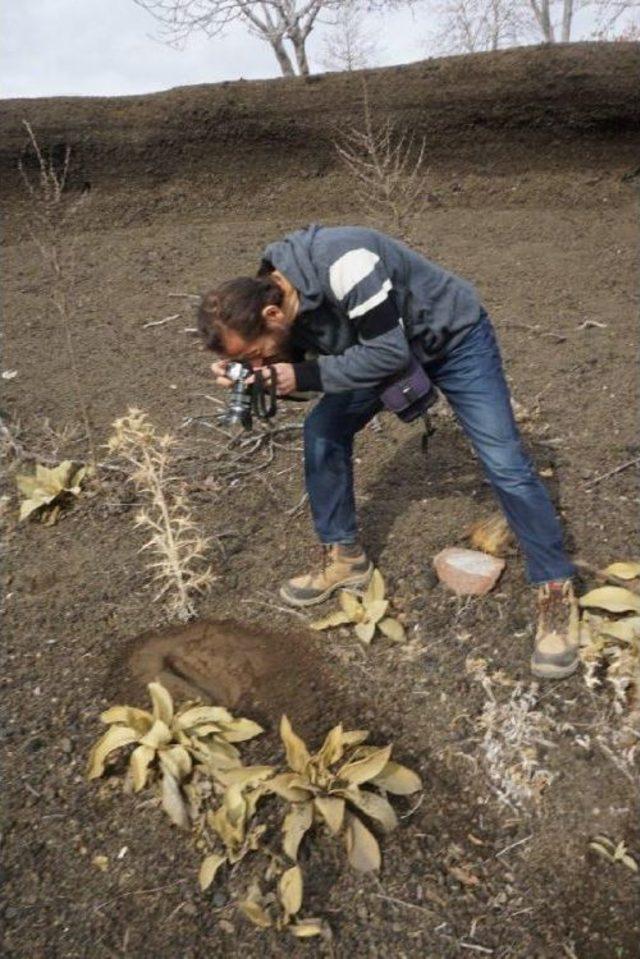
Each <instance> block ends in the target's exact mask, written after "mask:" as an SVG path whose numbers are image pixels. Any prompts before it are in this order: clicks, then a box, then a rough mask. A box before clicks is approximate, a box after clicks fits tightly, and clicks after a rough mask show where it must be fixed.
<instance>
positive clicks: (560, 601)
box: [538, 580, 573, 632]
mask: <svg viewBox="0 0 640 959" xmlns="http://www.w3.org/2000/svg"><path fill="white" fill-rule="evenodd" d="M572 597H573V587H572V585H571V581H570V580H567V581H566V582H565V583H562V584H557V585H556V584H553V585H552V584H550V583H545V584H544V586H541V587H540V592H539V597H538V604H539V610H540V616H541V617H542V618H543V620H544V622H545V625H546V627H547V629H549V630H553V631H554V632H556V631H558V632H562V631H563V630H565V629H566V626H567V613H568V611H569V608H570V606H571V600H572Z"/></svg>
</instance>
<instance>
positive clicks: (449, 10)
mask: <svg viewBox="0 0 640 959" xmlns="http://www.w3.org/2000/svg"><path fill="white" fill-rule="evenodd" d="M437 12H438V14H439V15H440V28H439V29H438V30H437V31H436V32H435V33H434V34H433V36H432V42H433V43H434V44H435V45H436V47H437V49H438V50H439V51H441V52H443V53H475V52H476V51H479V50H499V49H500V48H501V47H504V46H512V45H513V44H514V43H516V42H517V37H518V34H519V32H520V31H521V28H522V20H523V18H522V10H521V8H520V7H519V6H518V4H517V3H514V2H513V0H446V2H444V3H440V4H439V5H438V7H437Z"/></svg>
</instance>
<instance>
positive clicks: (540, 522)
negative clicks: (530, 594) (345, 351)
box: [304, 311, 574, 584]
mask: <svg viewBox="0 0 640 959" xmlns="http://www.w3.org/2000/svg"><path fill="white" fill-rule="evenodd" d="M425 369H426V371H427V373H428V374H429V376H430V377H431V379H432V380H433V382H434V383H435V384H436V386H437V387H438V388H439V390H440V391H441V392H442V393H443V394H444V396H445V397H446V398H447V400H448V402H449V404H450V405H451V407H452V408H453V411H454V413H455V414H456V416H457V418H458V420H459V422H460V424H461V426H462V428H463V430H464V431H465V433H466V434H467V436H468V438H469V439H470V441H471V443H472V445H473V447H474V449H475V451H476V453H477V455H478V458H479V459H480V461H481V463H482V465H483V467H484V471H485V473H486V475H487V478H488V479H489V481H490V483H491V486H492V487H493V490H494V493H495V494H496V496H497V498H498V500H499V501H500V505H501V506H502V509H503V510H504V513H505V515H506V517H507V520H508V521H509V525H510V526H511V529H512V530H513V532H514V533H515V535H516V537H517V539H518V542H519V544H520V547H521V549H522V552H523V553H524V556H525V559H526V563H527V573H528V576H529V579H530V581H531V582H532V583H536V584H537V583H545V582H549V581H550V580H556V579H565V578H567V577H570V576H572V575H573V573H574V567H573V565H572V563H571V562H570V560H569V559H568V557H567V555H566V553H565V550H564V545H563V536H562V529H561V527H560V523H559V521H558V517H557V516H556V513H555V510H554V508H553V504H552V503H551V500H550V498H549V494H548V493H547V490H546V489H545V487H544V485H543V483H542V481H541V480H540V478H539V477H538V475H537V473H536V472H535V469H534V468H533V466H532V463H531V460H530V459H529V457H528V456H527V454H526V453H525V451H524V449H523V447H522V442H521V439H520V435H519V433H518V427H517V426H516V422H515V419H514V416H513V412H512V409H511V403H510V400H509V389H508V387H507V383H506V381H505V377H504V373H503V370H502V360H501V357H500V351H499V348H498V344H497V341H496V337H495V333H494V331H493V327H492V325H491V321H490V320H489V317H488V316H487V315H486V313H484V311H483V313H482V315H481V317H480V319H479V321H478V323H477V324H476V325H475V326H473V327H472V328H471V329H470V331H469V332H468V333H467V335H466V336H465V337H464V338H463V339H462V340H461V342H460V343H458V344H457V346H455V347H454V348H453V349H452V350H451V352H450V353H448V354H447V355H446V356H444V357H443V358H442V359H439V360H436V361H435V362H432V363H428V364H426V366H425ZM379 394H380V390H379V388H374V389H364V390H354V391H352V392H348V393H327V394H325V395H324V396H323V397H322V399H321V400H320V401H319V403H318V404H317V405H316V407H315V408H314V409H313V410H312V412H311V413H310V414H309V416H308V417H307V419H306V421H305V424H304V462H305V478H306V486H307V492H308V494H309V502H310V505H311V513H312V516H313V522H314V526H315V529H316V533H317V535H318V538H319V539H320V541H321V542H322V543H353V542H355V541H356V539H357V536H358V528H357V521H356V507H355V499H354V492H353V462H352V457H353V440H354V437H355V435H356V433H357V432H358V431H359V430H361V429H362V428H363V427H364V426H365V425H366V424H367V423H368V422H369V420H371V419H372V418H373V417H374V416H375V414H376V413H379V412H380V410H381V409H382V403H381V402H380V396H379Z"/></svg>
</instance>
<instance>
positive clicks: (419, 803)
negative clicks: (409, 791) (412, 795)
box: [398, 793, 425, 819]
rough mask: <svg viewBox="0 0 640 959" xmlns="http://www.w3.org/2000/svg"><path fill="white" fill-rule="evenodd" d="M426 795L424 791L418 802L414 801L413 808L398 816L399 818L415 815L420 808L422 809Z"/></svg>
mask: <svg viewBox="0 0 640 959" xmlns="http://www.w3.org/2000/svg"><path fill="white" fill-rule="evenodd" d="M424 795H425V794H424V793H420V798H419V799H418V801H417V803H414V805H413V806H412V807H411V809H409V810H408V812H405V813H403V814H402V816H398V819H408V818H409V817H410V816H413V814H414V813H415V812H417V811H418V809H420V806H421V805H422V801H423V799H424Z"/></svg>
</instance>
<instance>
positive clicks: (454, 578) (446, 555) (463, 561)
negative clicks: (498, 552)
mask: <svg viewBox="0 0 640 959" xmlns="http://www.w3.org/2000/svg"><path fill="white" fill-rule="evenodd" d="M433 565H434V566H435V569H436V573H437V574H438V578H439V579H440V582H441V583H444V584H445V586H448V587H449V589H452V590H453V591H454V593H458V595H460V596H483V595H484V594H485V593H488V592H489V591H490V590H492V589H493V587H494V586H495V585H496V583H497V582H498V580H499V579H500V574H501V573H502V571H503V569H504V567H505V565H506V564H505V561H504V560H503V559H498V558H497V557H496V556H488V555H487V553H480V552H478V550H475V549H462V548H461V547H459V546H448V547H447V548H446V549H443V550H442V552H440V553H438V555H437V556H436V557H435V558H434V560H433Z"/></svg>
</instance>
